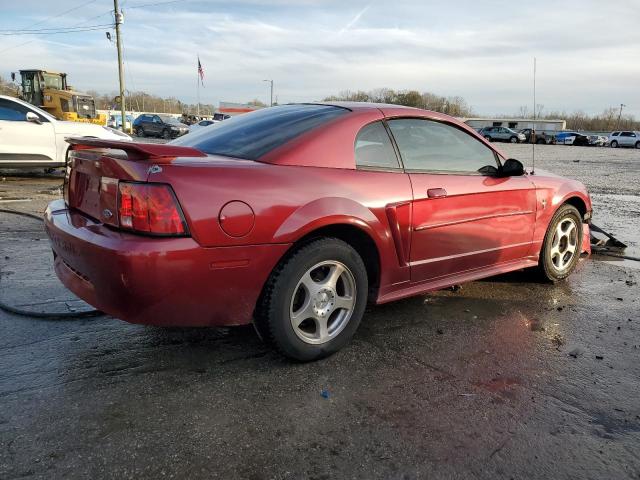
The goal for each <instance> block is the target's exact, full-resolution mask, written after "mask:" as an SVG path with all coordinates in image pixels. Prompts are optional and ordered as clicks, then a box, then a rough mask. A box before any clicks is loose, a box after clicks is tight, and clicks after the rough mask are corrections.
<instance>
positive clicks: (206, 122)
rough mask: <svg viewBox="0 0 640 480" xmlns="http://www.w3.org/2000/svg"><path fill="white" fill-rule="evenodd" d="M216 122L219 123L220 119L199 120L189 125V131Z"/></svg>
mask: <svg viewBox="0 0 640 480" xmlns="http://www.w3.org/2000/svg"><path fill="white" fill-rule="evenodd" d="M216 123H220V120H200V121H199V122H198V123H194V124H193V125H191V126H190V127H189V133H191V132H195V131H196V130H200V129H201V128H202V127H209V126H211V125H215V124H216Z"/></svg>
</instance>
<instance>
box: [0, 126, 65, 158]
mask: <svg viewBox="0 0 640 480" xmlns="http://www.w3.org/2000/svg"><path fill="white" fill-rule="evenodd" d="M4 161H6V162H14V163H25V164H28V163H31V162H33V163H43V162H45V163H47V162H52V163H53V162H56V161H57V155H56V140H55V135H54V131H53V126H52V125H51V122H44V123H42V124H41V125H38V124H37V123H33V122H27V121H5V120H0V162H4Z"/></svg>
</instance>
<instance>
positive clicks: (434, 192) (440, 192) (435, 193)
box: [427, 188, 447, 198]
mask: <svg viewBox="0 0 640 480" xmlns="http://www.w3.org/2000/svg"><path fill="white" fill-rule="evenodd" d="M446 196H447V191H446V190H445V189H444V188H430V189H429V190H427V197H429V198H442V197H446Z"/></svg>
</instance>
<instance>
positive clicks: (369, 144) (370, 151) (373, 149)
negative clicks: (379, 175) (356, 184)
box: [355, 122, 400, 168]
mask: <svg viewBox="0 0 640 480" xmlns="http://www.w3.org/2000/svg"><path fill="white" fill-rule="evenodd" d="M355 153H356V166H358V167H372V168H399V167H400V165H399V164H398V159H397V157H396V152H395V150H394V149H393V145H392V143H391V139H390V138H389V134H388V133H387V129H386V128H384V125H383V124H382V122H375V123H371V124H369V125H367V126H366V127H364V128H363V129H362V130H360V132H359V133H358V136H357V137H356V143H355Z"/></svg>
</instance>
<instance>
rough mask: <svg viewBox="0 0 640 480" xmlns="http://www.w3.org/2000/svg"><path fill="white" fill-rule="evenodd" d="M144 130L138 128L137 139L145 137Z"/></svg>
mask: <svg viewBox="0 0 640 480" xmlns="http://www.w3.org/2000/svg"><path fill="white" fill-rule="evenodd" d="M145 136H146V135H145V134H144V128H142V127H136V137H145Z"/></svg>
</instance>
